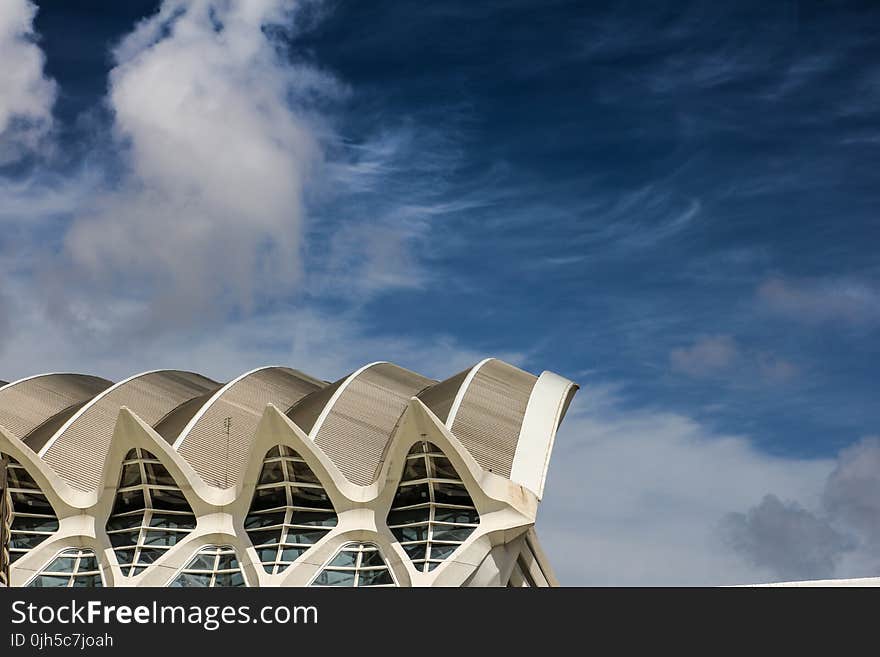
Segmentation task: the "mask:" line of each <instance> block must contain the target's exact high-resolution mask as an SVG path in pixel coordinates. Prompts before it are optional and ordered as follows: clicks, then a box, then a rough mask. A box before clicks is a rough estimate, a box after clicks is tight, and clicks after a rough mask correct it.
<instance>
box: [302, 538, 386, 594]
mask: <svg viewBox="0 0 880 657" xmlns="http://www.w3.org/2000/svg"><path fill="white" fill-rule="evenodd" d="M309 586H397V583H396V582H395V581H394V576H393V575H392V574H391V569H390V568H389V567H388V563H387V562H386V561H385V557H384V556H383V555H382V552H381V551H380V550H379V547H378V546H377V545H375V544H373V543H348V544H346V545H343V546H342V547H341V548H339V551H338V552H337V553H336V554H335V555H333V558H332V559H330V561H329V562H327V565H326V566H324V568H323V569H322V570H321V572H319V573H318V574H317V576H316V577H315V579H314V580H313V581H312V583H311V584H310V585H309Z"/></svg>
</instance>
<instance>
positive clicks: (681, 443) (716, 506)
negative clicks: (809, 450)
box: [538, 384, 834, 586]
mask: <svg viewBox="0 0 880 657" xmlns="http://www.w3.org/2000/svg"><path fill="white" fill-rule="evenodd" d="M578 395H579V396H578V397H576V398H575V403H574V404H573V406H572V409H571V411H570V412H569V415H568V417H567V418H566V419H565V422H564V423H563V427H562V430H561V431H560V435H559V437H558V439H557V441H556V447H555V452H554V455H553V460H552V462H551V468H550V475H549V479H548V484H547V489H546V497H545V499H544V502H543V504H542V507H541V509H540V511H539V516H538V528H539V535H540V536H541V539H542V544H543V545H544V547H545V548H546V550H547V552H548V553H549V556H550V559H551V562H552V563H553V565H554V567H555V569H556V571H557V574H558V576H559V577H560V579H561V581H562V582H563V583H564V584H569V585H648V586H650V585H718V584H736V583H754V582H761V581H772V580H773V579H778V578H779V577H778V575H777V573H776V572H775V571H773V569H772V568H770V567H768V566H762V565H756V564H753V563H749V562H748V561H747V560H746V559H743V558H742V555H740V554H739V553H737V552H736V551H735V550H733V549H732V548H731V547H730V546H729V545H726V544H725V543H724V541H723V536H722V534H721V532H720V531H719V530H720V523H721V521H722V519H723V518H724V517H725V515H726V514H728V513H732V512H738V511H742V510H744V509H747V508H750V507H752V506H755V505H757V504H759V503H760V502H761V500H762V499H763V498H764V496H765V495H766V494H768V493H772V494H775V495H777V496H778V497H779V498H781V499H783V500H797V501H799V502H800V504H802V505H803V506H804V507H805V508H811V509H814V508H817V507H818V506H819V498H820V496H821V494H822V489H823V484H824V483H825V480H826V478H827V477H828V474H829V473H830V472H831V471H832V469H833V467H834V463H833V461H831V460H825V459H816V460H800V459H786V458H778V457H773V456H769V455H766V454H764V453H761V452H760V451H758V450H757V449H756V448H755V447H753V446H752V444H751V443H750V441H749V440H748V438H746V437H740V436H725V435H719V434H717V433H715V432H713V431H712V430H711V429H709V428H707V427H705V426H702V425H700V424H699V423H697V422H695V421H694V420H692V419H690V418H687V417H685V416H681V415H676V414H672V413H665V412H662V411H656V410H651V409H644V408H642V409H629V408H626V406H625V405H624V403H623V400H622V399H621V397H620V391H619V390H617V389H615V388H613V387H608V386H604V387H603V386H597V385H589V384H587V385H585V386H584V389H583V390H581V392H580V393H578Z"/></svg>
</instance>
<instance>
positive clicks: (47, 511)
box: [0, 457, 58, 577]
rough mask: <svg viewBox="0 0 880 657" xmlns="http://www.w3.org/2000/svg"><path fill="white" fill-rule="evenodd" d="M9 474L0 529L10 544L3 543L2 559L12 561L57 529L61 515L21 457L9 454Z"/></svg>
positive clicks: (0, 506) (0, 505)
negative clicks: (16, 458) (19, 461)
mask: <svg viewBox="0 0 880 657" xmlns="http://www.w3.org/2000/svg"><path fill="white" fill-rule="evenodd" d="M7 458H8V457H7ZM6 475H7V486H6V488H5V489H4V490H3V491H2V494H3V501H2V503H0V509H2V514H3V517H2V518H0V522H2V523H3V531H2V532H0V533H2V534H3V536H4V537H5V538H6V539H7V540H8V545H3V546H0V549H2V550H3V551H4V552H3V557H2V559H0V561H4V562H8V563H10V564H11V563H14V562H15V561H17V560H18V559H20V558H21V557H23V556H24V555H25V554H27V553H28V552H29V551H30V550H32V549H33V548H35V547H36V546H38V545H39V544H40V543H42V542H43V541H45V540H46V539H47V538H49V536H51V535H52V534H53V533H54V532H56V531H57V530H58V517H57V516H56V515H55V511H54V509H52V505H51V504H50V503H49V499H48V498H47V497H46V495H45V494H44V493H43V492H42V491H41V490H40V487H39V486H38V485H37V482H36V481H34V479H33V477H31V476H30V475H29V474H28V473H27V470H25V469H24V467H22V465H21V464H20V463H18V461H16V460H14V459H12V458H9V461H8V463H7V467H6ZM0 577H2V575H0Z"/></svg>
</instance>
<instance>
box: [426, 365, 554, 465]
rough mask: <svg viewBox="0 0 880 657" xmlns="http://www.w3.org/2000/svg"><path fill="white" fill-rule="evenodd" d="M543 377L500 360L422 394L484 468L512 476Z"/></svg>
mask: <svg viewBox="0 0 880 657" xmlns="http://www.w3.org/2000/svg"><path fill="white" fill-rule="evenodd" d="M537 381H538V377H536V376H535V375H533V374H529V373H528V372H525V371H523V370H521V369H519V368H518V367H514V366H513V365H509V364H508V363H505V362H504V361H500V360H497V359H495V358H487V359H486V360H484V361H481V362H480V363H477V364H476V365H474V366H473V367H472V368H470V369H468V370H465V371H464V372H459V373H458V374H456V375H455V376H453V377H451V378H449V379H446V380H445V381H442V382H440V383H438V384H437V385H436V386H434V387H433V388H432V389H429V390H426V391H424V392H423V393H422V394H421V395H419V397H420V399H422V401H423V402H424V403H425V405H426V406H427V407H428V408H430V409H431V411H433V412H434V414H435V415H437V417H438V418H439V419H440V420H442V421H443V422H444V423H445V424H446V426H447V427H448V428H449V429H450V430H451V431H452V433H453V434H455V436H456V438H458V439H459V440H460V441H461V442H462V444H463V445H464V446H465V447H466V448H467V450H468V451H469V452H470V453H471V454H472V455H473V457H474V459H476V461H477V463H479V464H480V465H481V466H482V467H483V468H485V469H486V470H489V471H491V472H494V473H495V474H500V475H503V476H505V477H510V472H511V468H512V467H513V458H514V455H515V454H516V449H517V445H518V443H519V435H520V430H521V428H522V424H523V418H524V417H525V413H526V406H527V405H528V403H529V397H530V396H531V394H532V389H533V388H534V387H535V383H536V382H537Z"/></svg>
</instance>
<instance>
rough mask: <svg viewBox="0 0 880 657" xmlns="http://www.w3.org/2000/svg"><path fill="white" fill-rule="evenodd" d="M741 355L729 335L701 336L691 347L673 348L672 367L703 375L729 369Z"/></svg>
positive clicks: (689, 373)
mask: <svg viewBox="0 0 880 657" xmlns="http://www.w3.org/2000/svg"><path fill="white" fill-rule="evenodd" d="M739 357H740V354H739V348H738V347H737V345H736V342H735V341H734V340H733V338H731V337H730V336H729V335H713V336H706V337H702V338H699V339H698V340H697V341H696V342H694V343H693V344H692V345H691V346H689V347H681V348H679V349H673V350H672V352H671V353H670V355H669V360H670V362H671V363H672V368H673V369H675V370H678V371H680V372H684V373H685V374H688V375H690V376H695V377H703V376H707V375H710V374H716V373H718V372H720V371H723V370H726V369H728V368H729V367H730V366H731V365H733V363H734V361H736V360H737V359H738V358H739Z"/></svg>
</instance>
